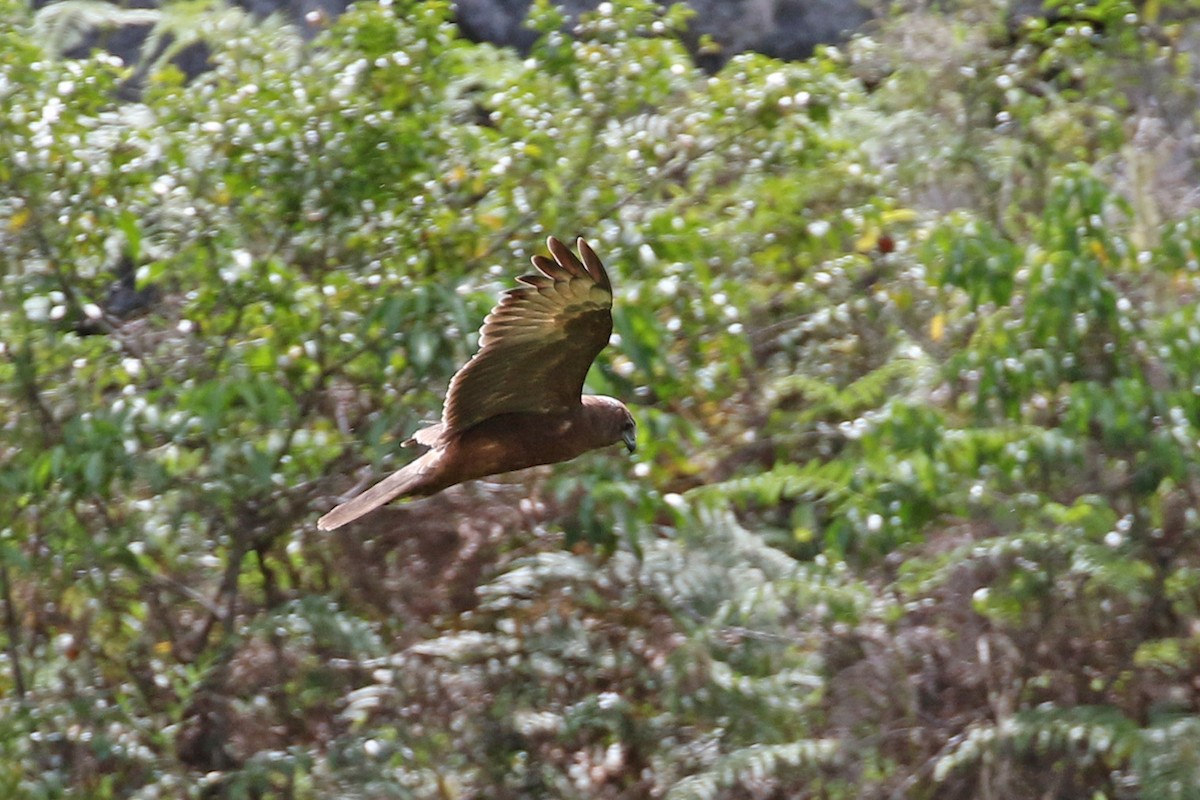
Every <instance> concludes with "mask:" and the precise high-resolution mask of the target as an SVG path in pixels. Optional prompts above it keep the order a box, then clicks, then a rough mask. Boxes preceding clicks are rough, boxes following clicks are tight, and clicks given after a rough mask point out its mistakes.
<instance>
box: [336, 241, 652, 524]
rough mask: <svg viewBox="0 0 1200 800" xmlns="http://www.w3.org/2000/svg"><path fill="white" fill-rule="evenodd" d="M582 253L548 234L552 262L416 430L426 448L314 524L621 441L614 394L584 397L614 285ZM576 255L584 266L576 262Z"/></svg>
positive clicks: (509, 297) (512, 302)
mask: <svg viewBox="0 0 1200 800" xmlns="http://www.w3.org/2000/svg"><path fill="white" fill-rule="evenodd" d="M577 245H578V249H579V256H580V258H577V257H576V256H575V254H574V253H572V252H571V251H570V249H569V248H568V247H567V246H566V245H564V244H563V243H562V242H560V241H559V240H558V239H555V238H554V237H553V236H551V237H550V238H549V239H548V240H547V246H548V247H549V249H550V254H551V255H552V256H553V257H554V258H553V260H551V259H549V258H546V257H544V256H540V255H539V256H534V257H533V265H534V266H535V267H537V270H538V272H537V274H533V275H524V276H522V277H520V278H518V279H517V280H519V281H520V282H521V283H522V284H523V285H522V286H519V287H517V288H515V289H510V290H508V291H507V292H505V294H504V296H503V298H501V300H500V302H499V304H497V305H496V307H495V308H493V309H492V311H491V313H490V314H488V315H487V318H486V319H485V320H484V322H483V327H482V328H481V329H480V336H479V352H477V353H476V354H475V355H474V356H473V357H472V358H471V360H470V361H468V362H467V363H466V364H465V365H464V366H463V367H462V369H460V370H459V371H458V372H457V373H455V375H454V377H453V378H452V379H451V380H450V388H449V390H448V391H447V392H446V403H445V407H444V408H443V410H442V421H441V422H439V423H437V424H435V425H431V426H429V427H426V428H422V429H421V430H419V431H417V432H416V433H414V434H413V437H412V439H410V440H409V442H406V444H408V443H411V442H413V441H415V442H417V443H418V444H422V445H425V446H427V447H429V448H430V450H429V452H427V453H425V454H424V455H422V456H420V457H419V458H417V459H416V460H415V461H413V462H412V463H410V464H408V465H407V466H405V467H403V468H401V469H400V470H398V471H396V472H394V473H392V474H391V475H389V476H388V477H387V478H384V479H383V480H382V481H380V482H379V483H377V484H375V485H374V486H372V487H371V488H370V489H368V490H367V491H365V492H363V493H362V494H360V495H358V496H357V497H355V498H353V499H351V500H348V501H346V502H345V503H342V504H341V505H339V506H337V507H336V508H334V509H333V510H332V511H330V512H329V513H328V514H326V515H325V516H323V517H321V519H320V520H318V522H317V527H319V528H320V529H322V530H333V529H334V528H339V527H341V526H342V525H345V524H346V523H348V522H352V521H353V520H355V519H358V518H359V517H361V516H363V515H364V514H366V513H368V512H370V511H373V510H375V509H376V508H378V507H380V506H382V505H384V504H386V503H389V502H391V501H392V500H394V499H396V498H399V497H423V496H427V495H431V494H434V493H436V492H440V491H441V490H442V489H445V488H447V487H449V486H453V485H455V484H457V483H462V482H464V481H468V480H472V479H474V478H482V477H484V476H486V475H495V474H498V473H501V472H511V471H513V470H518V469H524V468H525V467H532V466H536V465H538V464H553V463H557V462H559V461H567V460H569V459H572V458H575V457H576V456H578V455H580V454H582V453H585V452H587V451H588V450H594V449H596V448H599V447H605V446H607V445H610V444H616V443H617V442H620V441H622V440H623V441H624V442H625V444H626V445H627V446H628V447H629V449H630V450H631V451H632V450H633V446H634V435H635V432H636V426H635V425H634V422H633V417H632V416H631V415H630V413H629V409H627V408H626V407H625V405H624V404H623V403H621V402H620V401H619V400H614V399H613V398H611V397H603V396H593V395H582V391H583V381H584V378H585V377H586V376H587V371H588V368H589V367H590V366H591V364H592V361H594V360H595V358H596V356H597V355H598V354H599V353H600V351H601V350H603V349H604V346H605V345H606V344H608V339H609V337H610V336H611V335H612V284H611V283H610V282H609V279H608V273H606V272H605V270H604V265H603V264H601V263H600V259H599V258H597V257H596V254H595V253H594V252H593V251H592V248H590V247H589V246H588V244H587V242H585V241H584V240H583V239H579V240H578V243H577ZM581 259H582V260H581Z"/></svg>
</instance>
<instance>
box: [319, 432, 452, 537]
mask: <svg viewBox="0 0 1200 800" xmlns="http://www.w3.org/2000/svg"><path fill="white" fill-rule="evenodd" d="M440 456H441V451H440V450H430V451H429V452H428V453H425V454H424V455H423V456H421V457H420V458H418V459H416V460H415V461H413V462H412V463H411V464H408V465H406V466H404V467H402V468H400V469H398V470H396V471H395V472H393V473H392V474H391V475H389V476H387V477H386V478H384V479H383V480H381V481H380V482H379V483H377V484H375V485H374V486H372V487H371V488H370V489H367V490H366V491H365V492H363V493H362V494H360V495H359V496H358V497H353V498H351V499H349V500H347V501H346V502H344V503H342V504H341V505H339V506H337V507H335V508H334V509H333V510H332V511H330V512H329V513H328V514H326V515H325V516H323V517H321V518H320V519H319V520H317V528H319V529H320V530H323V531H331V530H334V529H336V528H340V527H342V526H343V525H345V524H346V523H349V522H353V521H354V520H356V519H358V518H359V517H361V516H363V515H364V514H368V513H370V512H372V511H374V510H375V509H377V508H379V507H380V506H382V505H385V504H387V503H390V502H391V501H393V500H395V499H396V498H397V497H401V496H403V495H407V494H416V493H418V492H419V491H420V490H421V489H423V488H424V487H423V486H422V483H423V482H424V481H425V480H426V479H427V478H428V477H429V473H430V471H431V468H432V467H433V466H434V465H435V464H436V463H437V460H438V458H439V457H440Z"/></svg>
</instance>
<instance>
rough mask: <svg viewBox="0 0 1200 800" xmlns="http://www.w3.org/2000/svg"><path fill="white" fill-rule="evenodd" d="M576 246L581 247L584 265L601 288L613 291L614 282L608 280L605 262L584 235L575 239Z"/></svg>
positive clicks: (580, 253) (580, 251) (580, 252)
mask: <svg viewBox="0 0 1200 800" xmlns="http://www.w3.org/2000/svg"><path fill="white" fill-rule="evenodd" d="M575 246H576V247H578V248H579V255H581V256H583V263H584V266H586V267H587V271H588V274H589V275H591V276H592V280H594V281H595V282H596V283H597V284H598V285H599V286H600V288H601V289H604V290H605V291H607V292H611V291H612V283H610V282H609V280H608V272H606V271H605V269H604V263H603V262H602V261H601V260H600V257H599V256H597V255H596V251H595V250H593V249H592V248H591V246H590V245H589V244H588V243H587V242H585V241H584V240H583V237H582V236H580V237H579V238H578V239H577V240H576V241H575Z"/></svg>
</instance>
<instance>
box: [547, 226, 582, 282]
mask: <svg viewBox="0 0 1200 800" xmlns="http://www.w3.org/2000/svg"><path fill="white" fill-rule="evenodd" d="M546 247H548V248H550V254H551V255H552V256H554V260H555V261H557V262H558V263H559V265H560V266H561V267H562V268H563V269H565V270H566V271H567V272H569V273H571V275H573V276H574V277H576V278H586V277H588V271H587V270H586V269H584V267H583V262H581V261H580V260H579V259H578V258H576V257H575V254H574V253H572V252H571V248H569V247H567V246H566V245H565V244H563V243H562V242H560V241H559V240H558V239H555V238H554V237H553V236H551V237H549V238H547V239H546Z"/></svg>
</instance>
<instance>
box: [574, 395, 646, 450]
mask: <svg viewBox="0 0 1200 800" xmlns="http://www.w3.org/2000/svg"><path fill="white" fill-rule="evenodd" d="M583 405H584V407H585V408H586V409H587V411H586V413H587V415H588V416H589V417H590V418H591V420H592V424H593V429H594V430H595V431H596V433H597V435H598V438H599V439H600V440H601V441H600V444H598V445H597V446H598V447H605V446H607V445H610V444H616V443H617V442H624V443H625V446H626V447H627V448H629V452H631V453H632V452H633V451H635V450H637V423H636V422H634V419H633V414H630V413H629V409H628V408H627V407H626V405H625V404H624V403H622V402H621V401H620V400H617V399H616V398H614V397H605V396H604V395H592V394H586V395H584V396H583Z"/></svg>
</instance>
